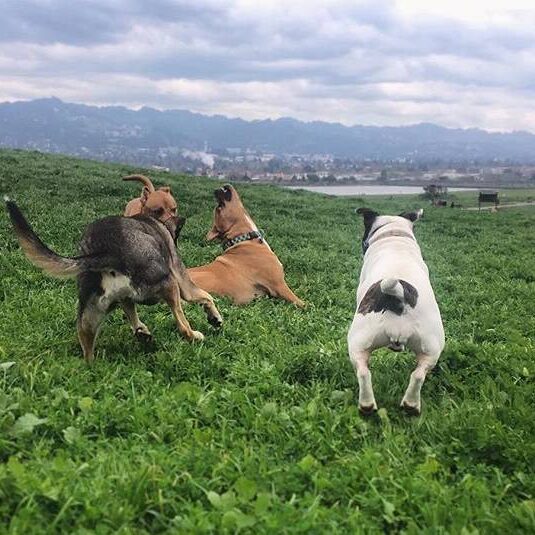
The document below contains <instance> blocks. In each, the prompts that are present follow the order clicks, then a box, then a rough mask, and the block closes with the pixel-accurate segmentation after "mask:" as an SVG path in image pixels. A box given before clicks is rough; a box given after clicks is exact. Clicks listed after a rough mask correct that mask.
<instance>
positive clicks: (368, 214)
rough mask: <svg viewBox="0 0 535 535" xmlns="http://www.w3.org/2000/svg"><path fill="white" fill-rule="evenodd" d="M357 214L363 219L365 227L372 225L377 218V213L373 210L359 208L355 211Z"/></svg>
mask: <svg viewBox="0 0 535 535" xmlns="http://www.w3.org/2000/svg"><path fill="white" fill-rule="evenodd" d="M357 214H359V215H361V216H362V217H363V218H364V224H365V225H366V226H368V225H370V224H371V223H373V221H374V220H375V218H376V217H378V216H379V214H378V213H377V212H375V211H374V210H372V209H370V208H359V209H358V210H357Z"/></svg>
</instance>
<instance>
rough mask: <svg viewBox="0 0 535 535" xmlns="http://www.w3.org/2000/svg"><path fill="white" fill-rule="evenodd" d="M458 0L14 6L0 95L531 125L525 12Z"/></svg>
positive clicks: (530, 13) (6, 27) (7, 19)
mask: <svg viewBox="0 0 535 535" xmlns="http://www.w3.org/2000/svg"><path fill="white" fill-rule="evenodd" d="M465 4H466V2H462V3H461V2H460V1H459V0H450V1H449V2H445V1H443V0H435V1H434V2H431V3H430V2H423V1H421V0H403V1H398V2H395V1H390V0H379V1H376V2H371V1H367V0H365V1H361V2H356V1H354V0H340V1H331V2H323V1H321V2H320V1H319V0H318V1H312V0H308V1H303V0H295V1H294V2H287V1H279V0H271V1H266V2H256V1H250V0H234V1H233V2H226V1H218V0H204V1H203V0H199V1H197V2H186V1H172V0H154V1H153V2H144V1H142V0H118V1H115V2H109V1H106V2H105V1H104V0H94V1H92V2H76V3H73V2H70V1H69V2H68V1H67V0H48V1H46V2H45V1H43V0H32V1H24V0H21V1H19V2H11V3H8V5H7V9H5V10H4V12H3V18H2V19H1V20H0V36H1V37H0V99H2V100H3V99H5V100H16V99H24V98H34V97H38V96H50V95H52V94H53V95H55V96H58V97H60V98H63V99H65V100H70V101H76V102H87V103H92V104H122V105H126V106H131V107H139V106H142V105H151V106H153V107H157V108H166V107H179V108H188V109H192V110H193V111H201V112H207V113H222V114H226V115H231V116H240V117H244V118H263V117H280V116H293V117H297V118H301V119H305V120H315V119H322V120H332V121H338V122H342V123H344V124H355V123H363V124H393V125H396V124H407V123H409V122H420V121H434V122H438V123H440V124H444V125H447V126H459V127H466V126H479V127H483V128H488V129H493V130H512V129H519V128H524V129H528V130H531V131H535V121H534V117H533V114H532V113H531V112H530V111H529V110H531V109H533V108H534V106H533V104H534V103H535V34H534V33H533V30H532V28H533V26H534V25H535V12H534V10H533V9H530V8H529V7H530V6H529V4H528V3H525V2H523V0H510V1H509V2H507V3H505V2H498V1H496V0H489V2H487V3H486V4H485V6H481V9H479V10H474V9H471V8H470V7H469V6H468V7H467V6H466V5H465ZM478 4H479V3H478Z"/></svg>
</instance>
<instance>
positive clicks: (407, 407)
mask: <svg viewBox="0 0 535 535" xmlns="http://www.w3.org/2000/svg"><path fill="white" fill-rule="evenodd" d="M401 408H402V409H403V410H404V411H405V412H406V413H407V414H408V415H409V416H420V413H421V406H420V403H419V402H418V403H412V402H410V401H407V400H406V399H404V400H402V401H401Z"/></svg>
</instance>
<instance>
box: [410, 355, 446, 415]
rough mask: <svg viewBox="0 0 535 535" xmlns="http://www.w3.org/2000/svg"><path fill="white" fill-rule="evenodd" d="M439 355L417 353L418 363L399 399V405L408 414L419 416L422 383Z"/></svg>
mask: <svg viewBox="0 0 535 535" xmlns="http://www.w3.org/2000/svg"><path fill="white" fill-rule="evenodd" d="M439 356H440V353H439V354H438V355H428V354H426V353H421V354H420V355H417V357H416V359H417V360H418V365H417V366H416V369H415V370H414V371H413V372H412V373H411V379H410V381H409V386H408V387H407V390H406V392H405V395H404V396H403V399H402V400H401V406H402V407H403V408H404V409H405V410H406V411H407V412H408V413H409V414H413V415H415V416H419V414H420V412H421V399H420V392H421V390H422V385H423V384H424V381H425V377H426V375H427V372H428V371H430V370H432V369H433V368H434V367H435V365H436V363H437V361H438V357H439Z"/></svg>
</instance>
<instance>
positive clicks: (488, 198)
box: [478, 191, 500, 210]
mask: <svg viewBox="0 0 535 535" xmlns="http://www.w3.org/2000/svg"><path fill="white" fill-rule="evenodd" d="M484 202H491V203H494V209H495V210H497V209H498V205H499V204H500V199H498V192H497V191H480V192H479V198H478V208H479V210H481V203H484Z"/></svg>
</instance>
